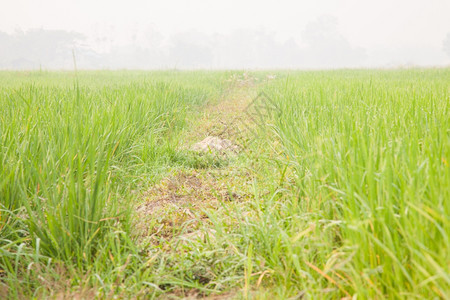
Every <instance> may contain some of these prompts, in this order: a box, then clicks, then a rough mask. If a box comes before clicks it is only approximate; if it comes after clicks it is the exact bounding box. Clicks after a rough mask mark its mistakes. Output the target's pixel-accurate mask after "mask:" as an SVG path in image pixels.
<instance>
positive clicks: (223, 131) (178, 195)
mask: <svg viewBox="0 0 450 300" xmlns="http://www.w3.org/2000/svg"><path fill="white" fill-rule="evenodd" d="M254 96H255V88H254V84H253V83H252V82H251V81H250V80H249V79H248V77H247V78H246V79H245V81H244V80H241V81H238V82H237V84H234V86H233V87H232V88H231V89H230V90H229V91H228V92H227V93H226V94H225V95H223V96H222V99H219V100H218V102H216V103H213V104H209V105H207V106H206V107H205V108H204V110H203V111H202V112H200V113H199V118H198V119H197V120H196V122H195V124H193V125H192V126H191V127H190V128H189V130H187V131H186V132H185V134H184V136H183V138H182V143H181V144H182V147H181V149H180V152H181V153H182V155H183V156H182V157H183V160H185V164H182V165H181V166H180V167H176V168H174V170H173V171H172V172H171V173H170V175H169V176H167V177H166V178H164V179H163V180H161V181H160V182H159V183H158V184H156V185H154V186H153V187H152V188H151V189H150V190H148V191H147V192H146V193H145V194H144V195H143V201H142V202H141V203H140V205H139V206H138V207H137V218H136V220H138V221H137V224H136V227H137V234H138V235H139V236H140V239H141V240H142V242H145V243H148V242H150V243H152V244H156V245H162V246H163V248H164V249H166V250H169V248H170V242H173V241H175V240H180V239H185V238H202V237H203V236H204V234H205V232H204V231H205V230H204V228H205V226H204V225H205V224H207V223H208V217H207V216H206V214H205V213H204V211H205V210H207V209H215V208H217V207H218V206H219V205H221V203H226V202H229V201H245V200H246V199H249V198H250V197H252V196H251V194H250V193H249V185H250V181H251V175H250V174H249V172H248V171H247V170H246V168H245V167H244V166H243V164H242V162H241V161H240V159H242V155H240V154H235V153H233V154H230V153H227V154H224V153H214V152H211V153H201V152H196V151H192V150H191V149H192V145H193V144H195V143H197V142H199V141H202V140H203V139H205V138H206V137H211V136H213V137H219V138H220V139H228V140H230V141H232V142H233V145H235V144H234V143H235V142H236V143H237V141H236V138H237V137H236V136H234V135H235V134H236V132H235V131H233V130H231V128H233V126H234V125H235V124H233V122H236V120H237V119H239V117H241V116H243V114H244V110H245V109H246V107H247V106H248V105H249V103H250V102H251V101H252V99H253V97H254ZM155 216H157V217H155ZM211 230H212V229H211Z"/></svg>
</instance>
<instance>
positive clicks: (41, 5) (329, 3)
mask: <svg viewBox="0 0 450 300" xmlns="http://www.w3.org/2000/svg"><path fill="white" fill-rule="evenodd" d="M0 4H1V6H0V7H1V9H0V31H3V32H6V33H13V32H14V31H15V30H17V29H21V30H25V31H26V30H28V29H31V28H42V29H48V30H51V29H52V30H53V29H58V30H67V31H76V32H81V33H83V34H85V35H86V36H87V37H89V38H91V40H92V41H93V43H94V44H95V41H96V40H99V39H101V38H104V37H107V38H108V39H109V40H110V41H111V43H114V44H116V45H126V44H127V43H129V42H130V37H135V35H136V34H141V35H142V34H146V33H147V34H154V33H156V32H158V33H160V34H161V35H162V36H171V35H174V34H176V33H180V32H187V31H192V30H195V31H197V32H199V33H205V34H209V35H214V34H230V33H231V32H233V31H235V30H238V29H242V28H245V29H260V30H264V31H267V32H269V33H273V34H274V36H275V39H276V40H277V41H279V42H280V43H281V42H284V41H286V40H288V39H290V38H292V39H293V40H295V41H296V43H298V45H300V46H301V45H302V44H303V43H304V40H303V39H302V35H303V34H304V32H305V29H306V28H307V26H308V24H314V22H315V20H317V19H318V18H320V17H322V16H327V17H332V18H334V20H336V26H337V28H336V29H337V32H339V34H340V35H341V36H342V37H343V38H345V40H346V41H348V43H349V44H350V45H352V46H354V47H361V48H364V49H365V50H366V52H367V53H368V55H369V56H370V59H371V62H372V63H375V64H376V63H377V61H380V62H383V59H384V56H386V59H385V63H389V62H390V61H393V60H394V61H395V59H396V57H399V58H401V57H402V56H404V55H406V56H408V55H410V57H411V62H412V63H418V64H421V63H422V62H424V63H425V64H448V63H449V62H450V59H449V57H448V56H446V55H445V53H444V51H443V50H442V48H443V41H444V39H445V37H446V35H447V33H449V32H450V0H378V1H374V0H372V1H368V0H315V1H292V0H277V1H267V0H258V1H256V0H247V1H245V0H239V1H238V0H227V1H211V0H190V1H189V0H165V1H162V0H161V1H145V0H127V1H115V0H96V1H95V0H40V1H36V0H0ZM389 55H390V56H389ZM388 56H389V57H388ZM428 56H434V58H428ZM416 57H417V59H416ZM421 59H422V61H421ZM415 60H417V61H415Z"/></svg>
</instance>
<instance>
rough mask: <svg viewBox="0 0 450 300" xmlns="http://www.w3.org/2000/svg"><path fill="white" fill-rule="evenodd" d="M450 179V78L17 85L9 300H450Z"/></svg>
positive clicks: (301, 75)
mask: <svg viewBox="0 0 450 300" xmlns="http://www.w3.org/2000/svg"><path fill="white" fill-rule="evenodd" d="M268 78H269V79H268ZM260 93H263V95H264V98H263V100H264V101H265V102H264V103H266V104H267V103H270V107H266V109H270V110H271V113H269V114H267V115H264V119H263V122H258V124H254V126H253V128H254V129H255V130H252V131H251V133H248V132H247V133H245V132H244V133H243V134H244V135H246V139H245V140H246V143H244V144H241V145H240V147H241V148H242V151H241V152H240V153H239V154H237V155H235V156H230V157H228V156H227V157H222V156H217V155H213V154H212V153H211V154H198V153H195V152H193V151H190V150H189V145H192V144H193V143H195V142H197V141H198V139H201V138H202V137H204V136H206V135H213V134H215V133H219V132H221V133H223V132H224V131H223V130H222V129H223V127H225V128H229V127H230V126H229V125H230V124H232V123H233V122H234V120H235V119H234V117H235V116H236V115H239V114H242V115H243V116H247V115H246V114H245V113H243V111H242V109H240V107H245V105H244V104H247V103H248V102H250V101H251V99H254V98H255V97H256V96H257V95H258V94H260ZM249 122H250V123H252V122H253V121H249ZM224 124H225V125H224ZM227 134H228V135H227ZM225 137H227V138H229V139H230V140H233V141H234V138H236V136H234V135H233V134H232V133H226V132H225ZM449 164H450V69H407V70H338V71H314V72H313V71H308V72H306V71H302V72H301V71H295V72H294V71H273V72H268V71H267V72H266V71H264V72H263V71H259V72H251V73H245V74H244V75H242V72H237V71H233V72H232V71H214V72H213V71H196V72H187V71H186V72H177V71H164V72H162V71H159V72H139V71H89V72H88V71H81V72H77V73H76V72H0V298H10V299H23V298H27V299H28V298H79V299H83V298H84V299H91V298H100V299H108V298H112V297H117V298H149V299H155V298H163V299H172V298H174V299H177V298H186V297H191V298H203V297H213V296H217V297H223V298H230V299H266V298H276V299H300V298H302V299H341V298H344V299H350V298H355V299H356V298H358V299H385V298H387V299H416V298H417V299H424V298H425V299H446V298H448V295H450V250H449V249H450V241H449V235H450V204H449V201H448V199H450V165H449ZM167 178H176V179H177V180H178V181H176V186H175V187H173V186H174V182H175V180H172V179H171V181H170V180H169V181H168V180H167ZM165 182H166V183H167V182H169V183H168V184H165ZM168 193H169V194H170V195H172V198H173V199H175V200H176V201H175V200H173V199H172V200H171V201H166V202H170V205H165V204H164V205H162V204H161V205H160V204H158V205H159V206H158V207H159V210H158V211H156V210H147V211H146V212H145V215H143V214H142V212H141V210H140V207H142V206H143V203H146V202H148V201H150V200H149V199H150V198H151V197H153V198H155V199H156V202H154V203H165V202H164V201H162V200H161V199H162V197H163V194H164V195H166V194H168ZM223 193H225V194H226V195H230V196H226V197H225V196H223V195H224V194H223ZM149 195H151V196H149ZM164 199H166V198H164ZM180 199H181V200H180ZM158 201H159V202H158ZM144 229H145V230H144ZM142 232H145V233H142Z"/></svg>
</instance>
